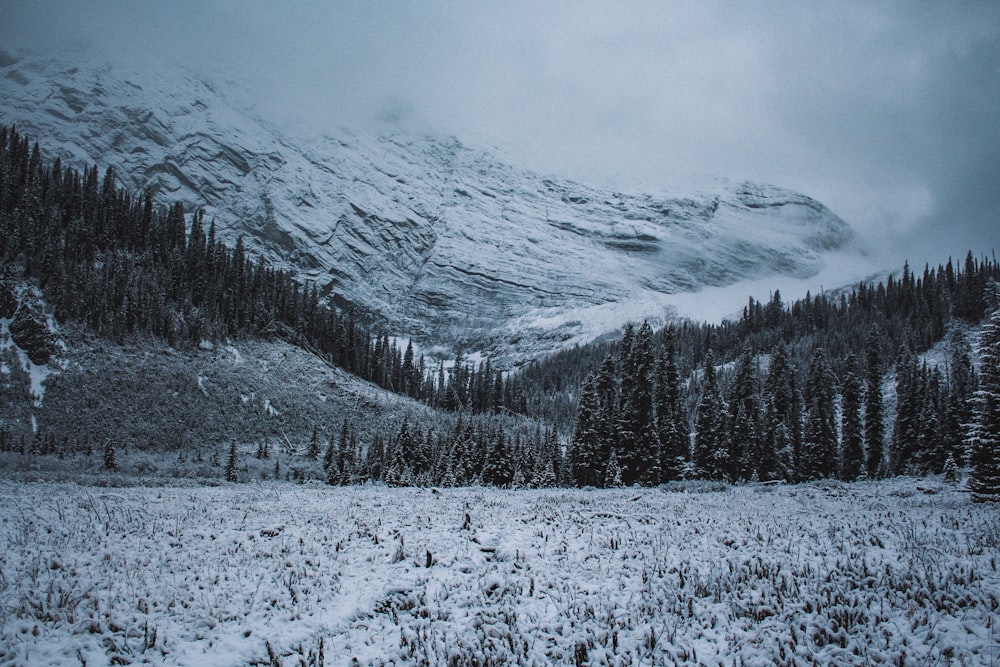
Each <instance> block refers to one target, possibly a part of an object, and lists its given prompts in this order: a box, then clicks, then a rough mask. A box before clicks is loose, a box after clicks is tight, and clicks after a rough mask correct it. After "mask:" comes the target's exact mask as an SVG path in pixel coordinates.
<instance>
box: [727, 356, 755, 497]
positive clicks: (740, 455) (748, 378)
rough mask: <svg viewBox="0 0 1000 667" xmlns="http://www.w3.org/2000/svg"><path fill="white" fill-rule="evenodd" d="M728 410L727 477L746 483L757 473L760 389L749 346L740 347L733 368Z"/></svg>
mask: <svg viewBox="0 0 1000 667" xmlns="http://www.w3.org/2000/svg"><path fill="white" fill-rule="evenodd" d="M729 409H730V412H731V413H732V423H731V425H730V428H729V433H730V438H729V441H730V447H729V457H728V458H729V466H728V468H729V469H728V471H727V476H728V477H729V479H730V480H731V481H737V480H749V479H752V478H753V477H754V475H755V474H756V473H757V470H756V467H757V464H758V463H759V461H760V460H761V414H760V388H759V386H758V380H757V366H756V364H755V363H754V358H753V352H752V351H751V349H750V347H749V346H745V347H744V348H743V352H742V353H741V354H740V359H739V362H738V363H737V366H736V376H735V377H734V378H733V385H732V391H731V395H730V397H729Z"/></svg>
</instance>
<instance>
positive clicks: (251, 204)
mask: <svg viewBox="0 0 1000 667" xmlns="http://www.w3.org/2000/svg"><path fill="white" fill-rule="evenodd" d="M220 88H221V87H220V86H217V85H215V84H213V83H212V82H210V81H205V80H203V79H202V78H199V77H196V76H193V75H191V74H188V73H186V72H184V71H182V70H168V69H164V70H162V71H158V72H157V73H156V76H148V75H143V74H141V73H129V74H128V75H123V74H121V73H120V72H119V71H118V70H116V69H114V68H111V67H106V66H99V65H84V64H79V65H73V66H69V65H66V64H60V63H57V62H53V61H43V60H37V59H31V58H27V57H25V58H21V59H17V58H15V57H13V56H10V57H7V56H6V55H4V56H3V57H0V94H2V95H3V98H4V100H5V104H4V107H3V109H2V110H0V121H2V122H4V123H7V124H11V123H16V124H17V125H18V126H19V127H21V128H22V129H25V130H27V131H29V132H30V133H31V134H33V135H34V136H36V137H37V138H38V139H39V141H40V142H41V143H42V145H43V146H44V147H45V149H46V151H48V152H50V153H53V154H56V155H59V156H61V157H63V159H64V160H65V159H66V158H70V159H72V160H73V161H75V162H77V163H84V164H86V163H93V162H97V163H99V164H100V165H102V167H103V166H113V167H114V168H115V171H116V174H117V175H118V177H119V178H120V179H121V180H122V181H123V184H125V185H127V186H128V187H130V188H132V189H133V190H135V191H137V192H138V191H145V190H149V191H150V192H152V193H153V194H154V196H155V198H156V200H157V202H158V203H160V204H163V205H166V204H169V203H172V202H174V201H181V202H183V203H184V204H185V206H186V208H187V210H188V211H193V210H195V209H196V208H205V210H206V214H207V215H208V217H209V218H214V219H215V220H216V222H217V226H218V230H219V235H220V237H221V238H224V239H228V240H233V239H235V237H237V236H243V237H244V239H245V242H246V244H247V247H248V248H249V249H250V250H251V251H252V252H255V253H258V254H261V255H263V256H264V257H265V258H266V259H267V260H268V261H270V262H271V263H272V264H274V265H276V266H279V267H281V268H285V269H289V270H291V271H293V272H295V273H296V274H297V275H298V276H299V277H300V278H301V279H302V280H303V281H307V282H313V283H316V284H317V285H318V286H319V287H320V289H321V293H323V294H324V295H326V296H327V297H329V298H331V299H334V300H336V302H337V303H341V304H343V303H350V304H354V305H356V306H358V307H361V308H363V309H364V310H365V311H367V312H368V313H370V314H372V315H373V316H375V317H377V318H380V319H381V320H382V321H384V322H385V324H386V326H387V327H388V328H389V329H390V330H391V331H392V332H393V333H394V334H397V335H400V336H403V337H413V338H415V339H416V340H418V341H419V342H421V343H422V344H423V345H424V346H425V347H430V346H434V345H442V346H453V345H461V346H462V347H464V348H465V349H466V350H476V351H481V352H482V353H484V354H487V355H492V356H498V357H504V358H506V359H508V360H509V361H515V362H516V361H518V360H521V359H525V358H530V357H533V356H536V355H537V354H539V353H544V352H548V351H553V350H556V349H559V348H560V347H563V346H566V345H569V344H572V343H574V342H584V341H586V340H588V339H591V338H593V337H594V336H596V335H598V334H600V333H602V332H604V331H608V330H611V329H615V328H617V327H619V326H620V325H621V324H623V323H624V322H625V321H628V320H633V319H638V318H642V317H657V316H662V315H663V314H664V312H665V309H667V308H668V306H669V304H670V298H669V297H670V296H671V295H676V294H679V293H685V292H693V291H697V290H699V289H702V288H704V287H706V286H716V287H718V286H724V285H730V284H734V283H739V282H741V281H744V280H749V279H759V278H764V277H767V276H772V275H773V276H793V277H799V278H802V277H808V276H811V275H814V274H815V273H816V272H817V271H818V270H819V269H820V268H821V267H822V266H823V264H824V261H825V260H824V258H825V257H826V256H827V254H828V253H830V252H831V251H836V250H838V249H842V248H843V247H845V245H847V244H849V243H850V242H851V240H852V238H853V232H852V231H851V229H850V227H849V226H848V225H847V224H846V223H844V222H843V221H842V220H841V219H840V218H838V217H837V216H836V215H834V214H833V213H832V212H830V211H829V210H828V209H827V208H826V207H825V206H823V205H822V204H820V203H819V202H817V201H815V200H813V199H811V198H809V197H807V196H805V195H802V194H799V193H795V192H791V191H788V190H784V189H782V188H778V187H774V186H770V185H761V184H756V183H749V182H742V183H737V184H729V183H726V182H723V181H719V182H716V183H713V184H712V185H711V186H709V187H707V188H704V189H701V190H696V191H692V192H687V193H684V194H677V193H674V194H670V195H652V194H626V193H621V192H614V191H609V190H605V189H601V188H595V187H590V186H587V185H585V184H582V183H578V182H574V181H571V180H566V179H561V178H557V177H546V176H542V175H539V174H536V173H534V172H531V171H528V170H524V169H520V168H518V167H516V166H513V165H511V164H509V163H507V162H504V161H502V160H500V159H498V158H497V157H495V155H494V154H493V153H491V152H489V151H486V150H483V149H479V148H475V147H470V146H466V145H465V144H463V143H462V142H461V141H460V140H459V139H457V138H454V137H444V138H442V137H409V136H404V135H400V134H392V135H384V136H373V135H367V134H362V133H352V132H347V131H343V132H339V133H338V134H336V135H332V136H325V137H311V138H303V137H301V136H293V134H292V133H291V132H282V131H280V130H278V129H276V128H274V127H273V126H271V125H270V124H268V123H266V122H264V121H262V120H260V119H258V118H256V117H255V116H254V114H253V113H252V112H249V111H246V110H244V109H243V108H241V107H240V106H239V105H237V104H235V103H233V102H232V101H231V98H229V97H227V96H226V95H224V94H222V93H220V92H219V90H220Z"/></svg>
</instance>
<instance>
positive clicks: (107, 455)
mask: <svg viewBox="0 0 1000 667" xmlns="http://www.w3.org/2000/svg"><path fill="white" fill-rule="evenodd" d="M104 469H105V470H112V471H114V470H118V454H117V453H116V452H115V444H114V443H113V442H112V441H111V438H108V439H107V440H106V441H105V443H104Z"/></svg>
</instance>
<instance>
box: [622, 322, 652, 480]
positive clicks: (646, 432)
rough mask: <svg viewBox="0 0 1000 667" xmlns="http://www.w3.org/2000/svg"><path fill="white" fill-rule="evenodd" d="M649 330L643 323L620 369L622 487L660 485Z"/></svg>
mask: <svg viewBox="0 0 1000 667" xmlns="http://www.w3.org/2000/svg"><path fill="white" fill-rule="evenodd" d="M654 364H655V359H654V356H653V329H652V327H650V326H649V322H643V323H642V326H640V327H639V330H638V331H637V332H635V334H634V336H633V338H632V343H631V345H630V346H629V354H628V357H627V358H626V359H625V360H624V362H623V364H622V366H623V369H622V401H621V403H622V406H621V409H620V411H619V416H618V423H619V462H620V464H621V467H622V480H623V481H624V482H625V484H626V486H631V485H632V484H637V483H639V484H644V485H646V486H651V485H654V484H659V483H660V439H659V435H658V433H657V432H656V419H655V415H654V408H653V379H654V370H655V367H654Z"/></svg>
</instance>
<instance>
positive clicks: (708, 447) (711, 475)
mask: <svg viewBox="0 0 1000 667" xmlns="http://www.w3.org/2000/svg"><path fill="white" fill-rule="evenodd" d="M703 385H704V386H703V387H702V395H701V401H700V402H699V403H698V415H697V417H696V426H695V428H696V431H695V435H694V463H695V466H697V468H698V473H699V474H700V475H701V476H702V477H705V478H707V479H718V480H721V479H725V478H726V476H727V475H726V471H727V470H728V468H729V447H728V443H727V441H726V433H725V429H726V424H727V423H728V420H729V417H728V413H727V412H726V406H725V403H724V402H723V400H722V393H721V390H720V389H719V382H718V378H717V377H716V374H715V356H714V355H713V354H712V351H711V350H709V351H708V354H707V355H706V356H705V378H704V382H703Z"/></svg>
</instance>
